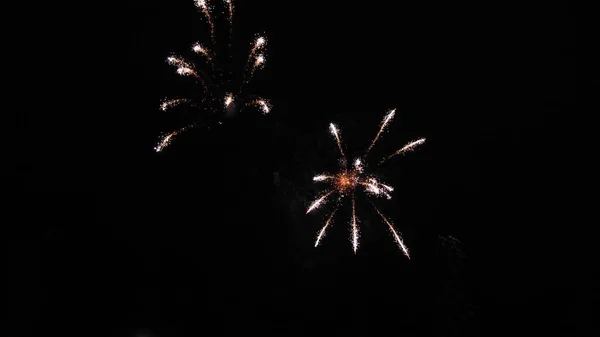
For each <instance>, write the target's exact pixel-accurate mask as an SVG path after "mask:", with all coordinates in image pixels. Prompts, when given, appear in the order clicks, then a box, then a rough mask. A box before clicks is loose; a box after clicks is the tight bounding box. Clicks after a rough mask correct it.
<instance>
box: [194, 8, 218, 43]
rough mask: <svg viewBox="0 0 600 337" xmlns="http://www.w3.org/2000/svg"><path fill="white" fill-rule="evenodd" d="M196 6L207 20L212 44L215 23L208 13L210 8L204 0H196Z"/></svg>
mask: <svg viewBox="0 0 600 337" xmlns="http://www.w3.org/2000/svg"><path fill="white" fill-rule="evenodd" d="M196 7H198V8H199V9H200V10H201V11H202V13H203V14H204V15H205V16H206V20H208V25H209V26H210V39H211V40H212V42H213V44H214V43H215V24H214V23H213V20H212V16H211V15H210V8H209V6H208V5H207V4H206V0H196Z"/></svg>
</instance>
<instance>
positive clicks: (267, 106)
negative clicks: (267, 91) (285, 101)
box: [252, 99, 271, 115]
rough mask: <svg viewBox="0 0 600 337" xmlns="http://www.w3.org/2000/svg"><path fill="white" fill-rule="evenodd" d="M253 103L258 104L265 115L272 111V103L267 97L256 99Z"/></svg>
mask: <svg viewBox="0 0 600 337" xmlns="http://www.w3.org/2000/svg"><path fill="white" fill-rule="evenodd" d="M252 103H253V104H255V105H257V106H258V107H259V108H260V110H261V111H262V112H263V114H265V115H266V114H268V113H269V112H271V104H269V102H268V101H267V100H265V99H256V100H254V101H252Z"/></svg>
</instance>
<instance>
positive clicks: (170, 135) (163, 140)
mask: <svg viewBox="0 0 600 337" xmlns="http://www.w3.org/2000/svg"><path fill="white" fill-rule="evenodd" d="M191 127H193V125H190V126H185V127H183V128H181V129H179V130H175V131H173V132H170V133H168V134H166V135H164V136H163V137H162V138H161V139H160V141H159V142H158V144H157V145H156V146H155V147H154V151H156V152H160V151H162V150H163V149H164V148H165V147H167V146H169V144H171V140H172V139H173V137H175V136H177V135H178V134H180V133H182V132H185V131H187V130H188V129H189V128H191Z"/></svg>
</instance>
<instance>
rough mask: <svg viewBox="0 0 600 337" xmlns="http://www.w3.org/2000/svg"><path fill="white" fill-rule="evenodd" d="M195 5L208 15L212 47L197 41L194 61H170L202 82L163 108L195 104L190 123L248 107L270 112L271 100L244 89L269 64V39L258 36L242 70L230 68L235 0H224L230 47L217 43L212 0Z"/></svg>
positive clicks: (165, 139) (179, 71)
mask: <svg viewBox="0 0 600 337" xmlns="http://www.w3.org/2000/svg"><path fill="white" fill-rule="evenodd" d="M194 4H195V5H196V7H197V8H198V9H199V10H200V12H201V13H202V14H203V15H204V17H205V18H206V20H207V22H208V25H209V30H210V31H209V32H210V46H209V45H206V44H203V43H200V42H196V43H194V44H193V45H192V47H191V51H192V52H193V55H195V56H196V60H195V62H191V61H188V60H186V59H185V58H183V57H181V56H177V55H171V56H169V57H167V63H168V64H170V65H172V66H173V67H175V69H176V72H177V74H179V75H181V76H187V77H190V78H192V79H193V83H195V84H197V85H199V86H198V88H197V89H195V90H193V91H192V94H190V95H189V97H179V98H166V99H164V100H163V101H162V102H161V103H160V110H162V111H167V110H169V109H171V108H175V107H179V106H184V105H185V106H188V107H193V108H195V109H196V110H198V111H199V112H201V113H199V114H198V115H197V116H196V117H195V118H194V120H193V122H192V123H191V124H196V123H197V122H199V120H206V121H207V123H204V124H207V125H208V124H210V123H218V124H222V118H223V116H225V115H232V114H234V113H236V112H237V111H240V110H242V109H244V108H246V107H252V108H254V109H258V110H259V111H260V112H262V114H268V113H270V112H271V109H272V106H271V103H270V102H269V101H268V100H267V99H266V98H263V97H257V96H256V95H249V94H247V93H246V91H245V90H244V89H245V87H246V86H247V85H248V84H249V82H250V81H251V80H252V78H253V77H254V75H255V73H256V71H257V70H259V69H261V68H262V67H263V66H264V65H265V63H266V60H267V58H266V54H265V53H266V45H267V39H266V38H265V37H264V36H261V35H257V36H256V37H255V38H254V40H253V41H252V44H251V46H250V51H249V54H248V59H247V62H246V65H245V66H244V67H242V68H241V69H239V70H235V69H231V65H232V64H234V62H232V60H231V59H232V57H233V55H232V54H231V48H230V47H231V41H232V38H233V13H234V8H235V7H234V3H233V0H223V5H224V7H225V12H226V15H227V22H228V24H229V43H228V46H229V48H220V47H221V46H220V45H219V44H217V41H218V39H217V36H216V33H217V32H216V31H215V23H214V22H215V21H214V19H213V13H214V6H213V5H212V4H211V1H209V0H194ZM191 124H189V125H188V126H184V127H182V128H180V129H178V130H176V131H173V132H171V133H167V134H166V135H165V136H163V137H161V140H160V141H159V145H157V146H155V148H154V149H155V151H156V152H160V151H162V150H163V149H164V148H166V147H167V146H168V145H169V144H170V142H171V139H172V138H173V137H174V136H175V135H178V134H180V133H182V132H185V131H186V130H189V129H191V127H190V126H191Z"/></svg>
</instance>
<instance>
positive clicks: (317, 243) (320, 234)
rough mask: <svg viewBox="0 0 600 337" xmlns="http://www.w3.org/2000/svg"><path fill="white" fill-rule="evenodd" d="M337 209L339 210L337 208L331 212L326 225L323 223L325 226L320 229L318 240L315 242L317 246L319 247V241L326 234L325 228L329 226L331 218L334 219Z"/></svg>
mask: <svg viewBox="0 0 600 337" xmlns="http://www.w3.org/2000/svg"><path fill="white" fill-rule="evenodd" d="M336 211H337V208H336V209H334V210H333V212H331V214H330V215H329V217H328V218H327V221H325V225H323V228H321V230H320V231H319V235H318V236H317V241H316V242H315V247H317V246H318V245H319V242H320V241H321V239H322V238H323V237H324V236H325V230H326V229H327V226H329V223H331V219H333V215H334V214H335V212H336Z"/></svg>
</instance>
